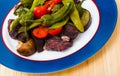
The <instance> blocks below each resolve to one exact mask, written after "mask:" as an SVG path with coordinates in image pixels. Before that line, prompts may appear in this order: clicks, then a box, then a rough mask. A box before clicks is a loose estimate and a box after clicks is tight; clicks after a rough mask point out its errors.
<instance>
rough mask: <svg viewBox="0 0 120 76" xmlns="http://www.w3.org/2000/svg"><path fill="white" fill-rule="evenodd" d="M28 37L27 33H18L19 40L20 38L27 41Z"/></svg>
mask: <svg viewBox="0 0 120 76" xmlns="http://www.w3.org/2000/svg"><path fill="white" fill-rule="evenodd" d="M27 39H28V38H27V37H26V35H25V33H20V34H18V35H17V40H19V41H22V42H24V43H25V42H26V41H27Z"/></svg>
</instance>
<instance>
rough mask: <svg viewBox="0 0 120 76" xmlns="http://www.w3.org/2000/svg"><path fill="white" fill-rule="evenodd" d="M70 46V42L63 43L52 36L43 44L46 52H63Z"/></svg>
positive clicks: (58, 38)
mask: <svg viewBox="0 0 120 76" xmlns="http://www.w3.org/2000/svg"><path fill="white" fill-rule="evenodd" d="M71 46H72V42H68V41H63V40H61V38H60V37H57V36H54V37H52V38H50V39H48V40H47V41H46V43H45V49H46V50H53V51H64V50H66V49H68V48H69V47H71Z"/></svg>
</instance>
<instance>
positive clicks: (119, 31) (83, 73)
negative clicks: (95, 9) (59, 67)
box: [0, 0, 120, 76]
mask: <svg viewBox="0 0 120 76" xmlns="http://www.w3.org/2000/svg"><path fill="white" fill-rule="evenodd" d="M116 2H117V5H118V11H119V13H120V0H116ZM0 76H120V14H119V15H118V21H117V25H116V28H115V31H114V33H113V34H112V36H111V38H110V39H109V41H108V42H107V43H106V44H105V46H104V47H103V48H102V49H101V50H100V51H99V52H98V53H97V54H96V55H94V56H93V57H91V58H90V59H89V60H87V61H85V62H84V63H82V64H79V65H77V66H75V67H73V68H70V69H67V70H64V71H60V72H57V73H50V74H27V73H21V72H16V71H13V70H11V69H8V68H6V67H4V66H2V65H0Z"/></svg>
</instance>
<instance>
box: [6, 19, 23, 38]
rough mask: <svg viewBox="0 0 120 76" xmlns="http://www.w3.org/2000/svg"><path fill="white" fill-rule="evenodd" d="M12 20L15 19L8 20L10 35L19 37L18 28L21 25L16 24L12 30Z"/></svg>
mask: <svg viewBox="0 0 120 76" xmlns="http://www.w3.org/2000/svg"><path fill="white" fill-rule="evenodd" d="M12 21H13V19H9V20H8V32H9V35H10V36H11V38H13V39H17V35H18V30H19V28H20V27H21V26H16V27H15V28H14V29H13V30H12V31H10V24H11V23H12Z"/></svg>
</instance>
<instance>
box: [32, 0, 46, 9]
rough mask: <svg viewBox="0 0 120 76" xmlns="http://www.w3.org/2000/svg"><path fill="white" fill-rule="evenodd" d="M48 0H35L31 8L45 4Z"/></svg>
mask: <svg viewBox="0 0 120 76" xmlns="http://www.w3.org/2000/svg"><path fill="white" fill-rule="evenodd" d="M45 1H46V0H34V1H33V4H32V7H31V8H30V10H31V11H33V9H34V8H35V7H36V6H38V5H43V3H44V2H45Z"/></svg>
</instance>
